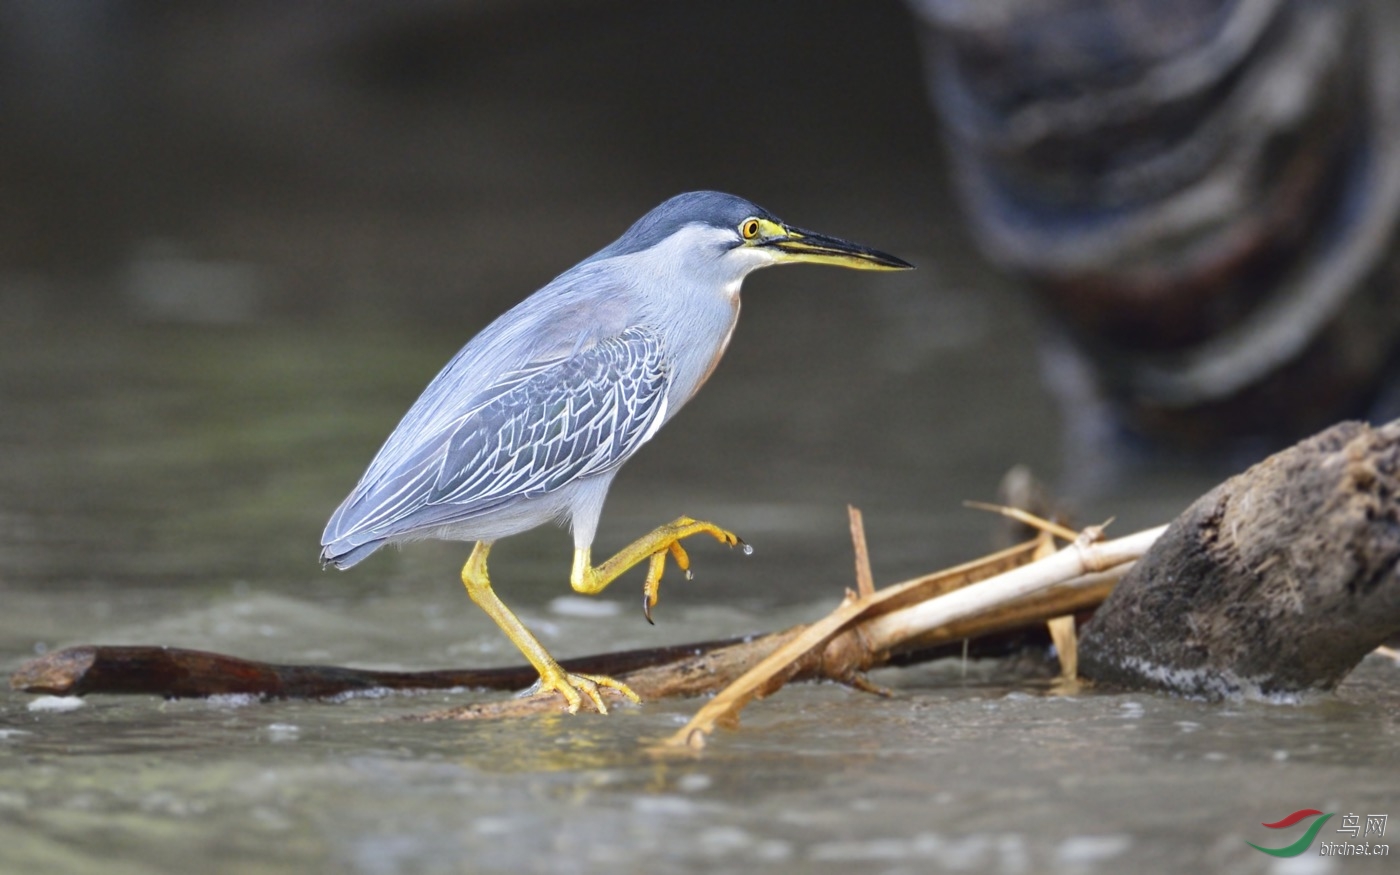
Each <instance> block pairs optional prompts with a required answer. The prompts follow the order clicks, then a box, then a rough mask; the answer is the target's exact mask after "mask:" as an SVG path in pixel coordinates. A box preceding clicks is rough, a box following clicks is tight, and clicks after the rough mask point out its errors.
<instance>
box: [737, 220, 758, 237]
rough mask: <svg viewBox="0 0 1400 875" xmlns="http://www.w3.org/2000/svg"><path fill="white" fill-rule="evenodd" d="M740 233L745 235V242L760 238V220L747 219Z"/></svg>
mask: <svg viewBox="0 0 1400 875" xmlns="http://www.w3.org/2000/svg"><path fill="white" fill-rule="evenodd" d="M739 233H740V234H742V235H744V239H745V240H752V239H753V238H755V237H757V236H758V219H745V220H744V224H742V225H740V226H739Z"/></svg>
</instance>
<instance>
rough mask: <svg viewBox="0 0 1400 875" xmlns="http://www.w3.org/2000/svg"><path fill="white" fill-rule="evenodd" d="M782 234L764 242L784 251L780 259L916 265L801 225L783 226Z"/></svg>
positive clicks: (868, 266)
mask: <svg viewBox="0 0 1400 875" xmlns="http://www.w3.org/2000/svg"><path fill="white" fill-rule="evenodd" d="M783 230H784V231H785V232H786V233H785V234H783V235H780V236H776V237H771V238H769V239H768V240H765V241H764V242H763V243H762V244H761V245H763V246H765V247H768V248H770V249H776V250H778V251H779V252H780V253H782V256H781V258H780V259H779V261H780V262H806V263H808V264H834V265H837V266H839V267H850V268H855V269H856V270H913V269H914V265H912V264H910V263H909V262H907V261H905V260H904V259H902V258H895V257H894V256H893V255H889V254H887V253H884V252H880V251H879V250H876V249H871V248H869V247H868V246H861V245H860V244H859V243H851V242H850V241H848V240H841V239H839V238H836V237H827V236H826V235H825V234H817V233H815V232H812V231H804V230H802V229H801V228H788V227H784V228H783Z"/></svg>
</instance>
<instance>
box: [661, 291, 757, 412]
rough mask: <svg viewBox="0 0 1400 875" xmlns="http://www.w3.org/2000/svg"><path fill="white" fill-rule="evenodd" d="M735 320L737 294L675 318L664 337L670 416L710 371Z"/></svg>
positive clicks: (725, 344) (716, 364) (729, 335)
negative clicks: (685, 315) (668, 335)
mask: <svg viewBox="0 0 1400 875" xmlns="http://www.w3.org/2000/svg"><path fill="white" fill-rule="evenodd" d="M738 323H739V297H738V295H734V296H732V297H730V298H728V299H727V300H724V301H723V302H722V306H719V307H709V308H704V309H702V310H698V311H697V312H695V313H694V314H693V315H691V316H690V318H688V319H683V320H677V325H676V326H675V327H674V328H673V330H672V331H671V332H668V333H669V334H670V337H669V338H668V343H667V348H668V353H669V355H668V357H669V358H670V360H671V367H672V378H671V392H670V399H671V404H670V409H669V413H670V414H672V415H674V414H675V412H676V410H678V409H679V408H680V406H681V405H682V404H684V403H685V402H686V401H689V400H690V399H691V398H692V397H693V396H694V395H695V393H696V392H698V391H700V387H701V386H703V385H705V381H706V380H708V379H709V378H710V374H712V373H714V370H715V367H716V366H718V365H719V360H720V359H721V358H723V357H724V351H725V349H727V348H728V346H729V340H730V338H731V337H733V336H734V327H735V326H736V325H737V324H738Z"/></svg>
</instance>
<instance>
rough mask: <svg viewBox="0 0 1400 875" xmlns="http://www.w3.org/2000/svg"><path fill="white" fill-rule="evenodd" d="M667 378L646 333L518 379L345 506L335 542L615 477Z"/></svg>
mask: <svg viewBox="0 0 1400 875" xmlns="http://www.w3.org/2000/svg"><path fill="white" fill-rule="evenodd" d="M669 376H670V375H669V368H668V367H667V363H666V358H665V356H664V352H663V350H662V347H661V342H660V338H659V337H658V336H657V335H656V334H655V333H654V332H652V331H651V330H649V329H647V328H644V327H633V328H629V329H627V330H625V331H623V332H621V333H620V334H618V335H616V336H614V337H610V338H606V339H604V340H601V341H599V342H598V343H596V344H595V345H593V346H591V347H589V348H587V349H585V350H583V351H581V352H579V353H577V354H575V355H572V356H570V357H568V358H564V359H560V360H555V361H553V362H549V363H545V364H544V365H543V366H542V367H540V368H539V369H538V370H534V371H533V372H525V373H522V372H519V371H517V372H514V373H513V374H511V375H508V377H507V378H505V379H503V380H502V381H501V382H500V383H498V384H497V385H496V386H494V387H492V388H491V389H488V390H486V391H485V392H483V393H481V394H480V395H478V396H477V398H476V399H474V400H473V402H472V403H471V404H470V405H469V406H468V410H467V412H466V413H465V415H463V416H462V417H461V418H459V419H457V420H455V421H454V422H453V423H452V425H451V427H450V430H449V431H448V432H447V433H446V434H445V435H444V436H445V438H446V439H445V440H442V441H434V442H432V443H431V444H429V445H428V446H423V447H422V448H421V449H420V450H419V451H418V452H415V453H414V454H413V458H411V459H410V460H408V463H407V464H406V465H401V466H397V467H396V468H395V469H394V470H392V471H387V472H386V473H385V476H384V477H383V478H382V479H381V480H379V482H378V483H377V484H374V485H372V486H371V488H370V489H369V490H367V494H364V495H362V496H360V500H359V501H355V498H356V497H355V496H352V497H351V499H350V500H347V502H346V507H343V508H342V511H345V512H349V513H351V514H353V517H354V519H353V521H351V520H347V519H341V520H340V525H339V527H338V533H337V538H336V540H338V541H343V542H346V543H347V544H352V545H353V544H355V543H356V542H360V543H367V542H368V541H370V540H382V539H385V538H390V537H394V536H398V535H404V534H407V533H411V532H414V531H417V530H422V529H431V528H435V527H438V526H443V525H449V524H454V523H462V522H467V521H470V520H471V519H473V518H476V517H480V516H481V515H483V514H486V513H489V512H490V511H492V510H494V509H496V508H499V507H501V506H502V505H503V504H506V503H509V502H511V501H513V500H516V499H520V498H531V497H536V496H540V495H543V494H545V493H548V492H551V491H553V490H555V489H558V488H560V487H561V486H564V485H566V484H568V483H570V482H572V481H574V480H576V479H578V478H581V477H587V476H590V475H594V474H601V473H603V472H606V471H610V470H613V469H615V468H617V467H619V466H620V465H621V464H622V463H623V462H625V461H626V460H627V458H628V457H630V456H631V455H632V454H633V453H634V452H636V450H637V449H638V448H639V447H640V446H641V445H642V444H643V443H645V442H646V441H647V440H648V439H649V438H650V437H651V436H652V435H653V434H654V433H655V432H656V429H657V428H659V427H660V425H661V422H662V421H663V420H664V419H665V415H666V395H667V388H668V383H669ZM362 485H363V484H362ZM357 492H359V490H357ZM352 501H353V502H354V504H355V505H356V506H355V507H354V508H353V510H351V508H350V505H351V503H352ZM338 515H340V514H338ZM346 523H349V525H348V526H347V525H346Z"/></svg>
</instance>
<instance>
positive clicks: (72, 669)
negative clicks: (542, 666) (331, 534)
mask: <svg viewBox="0 0 1400 875" xmlns="http://www.w3.org/2000/svg"><path fill="white" fill-rule="evenodd" d="M741 641H742V639H739V638H730V639H725V640H721V641H701V642H697V643H694V644H682V645H677V646H674V647H651V648H644V649H640V650H626V651H620V652H617V653H603V654H597V655H594V656H582V657H578V658H576V659H569V660H564V663H563V664H564V666H565V667H566V668H568V669H569V670H570V671H573V672H583V673H586V674H625V673H627V672H630V671H635V670H637V669H639V668H642V667H645V666H649V665H656V664H658V663H668V662H673V661H676V660H680V659H684V658H688V657H695V656H700V655H703V654H705V653H708V652H710V651H712V650H716V649H720V648H723V647H726V646H730V645H733V644H737V643H740V642H741ZM537 677H538V673H537V672H536V671H535V670H534V669H533V668H531V667H530V666H528V665H519V666H509V667H505V668H485V669H442V670H437V671H373V670H370V669H361V668H347V667H344V666H336V665H277V664H274V663H268V662H256V661H254V660H249V659H240V658H238V657H236V656H227V655H224V654H221V653H210V652H207V651H203V650H185V649H181V648H178V647H158V646H127V647H116V646H105V645H104V646H97V645H82V646H79V647H67V648H64V649H63V650H58V651H55V652H53V653H48V654H45V655H43V656H40V657H36V658H35V659H31V660H29V661H28V662H26V663H24V664H23V665H21V666H20V667H19V668H18V669H17V670H16V671H15V673H14V674H13V675H11V677H10V687H11V689H15V690H22V691H24V692H26V693H47V694H50V695H60V696H83V695H87V694H89V693H134V694H145V695H154V696H164V697H165V698H168V699H182V698H199V697H203V696H219V695H230V694H239V693H242V694H248V695H255V696H259V697H262V698H268V699H309V698H326V697H331V696H338V695H342V694H345V693H355V692H364V691H367V690H442V689H453V688H458V687H464V688H469V689H488V690H515V689H521V688H523V687H528V686H529V685H530V684H532V683H534V682H535V680H536V679H537Z"/></svg>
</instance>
